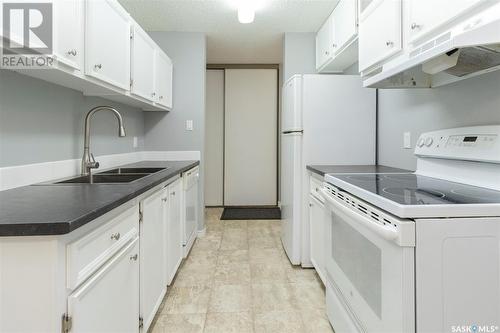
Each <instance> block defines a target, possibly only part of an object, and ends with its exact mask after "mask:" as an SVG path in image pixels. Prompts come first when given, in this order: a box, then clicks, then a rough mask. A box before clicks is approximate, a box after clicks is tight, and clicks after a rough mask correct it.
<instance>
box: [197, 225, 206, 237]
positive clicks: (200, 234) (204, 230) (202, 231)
mask: <svg viewBox="0 0 500 333" xmlns="http://www.w3.org/2000/svg"><path fill="white" fill-rule="evenodd" d="M197 232H198V237H203V236H205V235H206V234H207V227H205V228H203V229H202V230H198V231H197Z"/></svg>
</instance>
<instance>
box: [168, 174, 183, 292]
mask: <svg viewBox="0 0 500 333" xmlns="http://www.w3.org/2000/svg"><path fill="white" fill-rule="evenodd" d="M165 192H166V193H165V194H166V195H167V196H168V197H167V198H166V199H167V201H166V205H167V209H166V210H164V211H165V217H164V221H165V223H166V237H167V241H166V248H165V250H166V257H167V275H166V276H167V284H169V285H170V283H172V280H173V279H174V276H175V273H176V272H177V269H178V268H179V265H180V264H181V261H182V257H183V254H182V238H183V237H182V224H181V209H182V208H181V193H182V181H181V179H178V180H176V181H175V182H174V183H172V184H171V185H169V186H168V188H167V189H166V191H165Z"/></svg>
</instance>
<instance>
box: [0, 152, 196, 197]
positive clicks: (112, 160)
mask: <svg viewBox="0 0 500 333" xmlns="http://www.w3.org/2000/svg"><path fill="white" fill-rule="evenodd" d="M96 160H97V161H99V164H100V167H99V169H108V168H112V167H116V166H119V165H124V164H129V163H135V162H140V161H151V160H155V161H184V160H200V152H199V151H141V152H131V153H124V154H111V155H101V156H96ZM80 167H81V159H79V158H78V159H71V160H62V161H53V162H43V163H34V164H26V165H17V166H11V167H4V168H0V191H5V190H8V189H12V188H16V187H21V186H26V185H31V184H37V183H42V182H47V181H50V180H55V179H59V178H66V177H71V176H75V175H78V174H79V173H80Z"/></svg>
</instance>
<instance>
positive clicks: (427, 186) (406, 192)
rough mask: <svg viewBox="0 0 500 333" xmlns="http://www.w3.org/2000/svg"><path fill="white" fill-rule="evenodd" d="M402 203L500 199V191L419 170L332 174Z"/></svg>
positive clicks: (431, 203) (491, 201)
mask: <svg viewBox="0 0 500 333" xmlns="http://www.w3.org/2000/svg"><path fill="white" fill-rule="evenodd" d="M331 176H333V177H335V178H337V179H340V180H342V181H344V182H347V183H349V184H351V185H354V186H357V187H360V188H362V189H364V190H366V191H369V192H371V193H373V194H377V195H379V196H382V197H384V198H387V199H389V200H392V201H394V202H396V203H398V204H401V205H441V204H446V205H449V204H483V203H484V204H486V203H500V191H495V190H490V189H487V188H482V187H476V186H471V185H465V184H460V183H455V182H450V181H446V180H442V179H437V178H431V177H425V176H419V175H416V174H342V175H341V174H337V175H335V174H331Z"/></svg>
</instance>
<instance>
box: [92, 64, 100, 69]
mask: <svg viewBox="0 0 500 333" xmlns="http://www.w3.org/2000/svg"><path fill="white" fill-rule="evenodd" d="M94 68H95V69H101V68H102V64H97V65H94Z"/></svg>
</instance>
